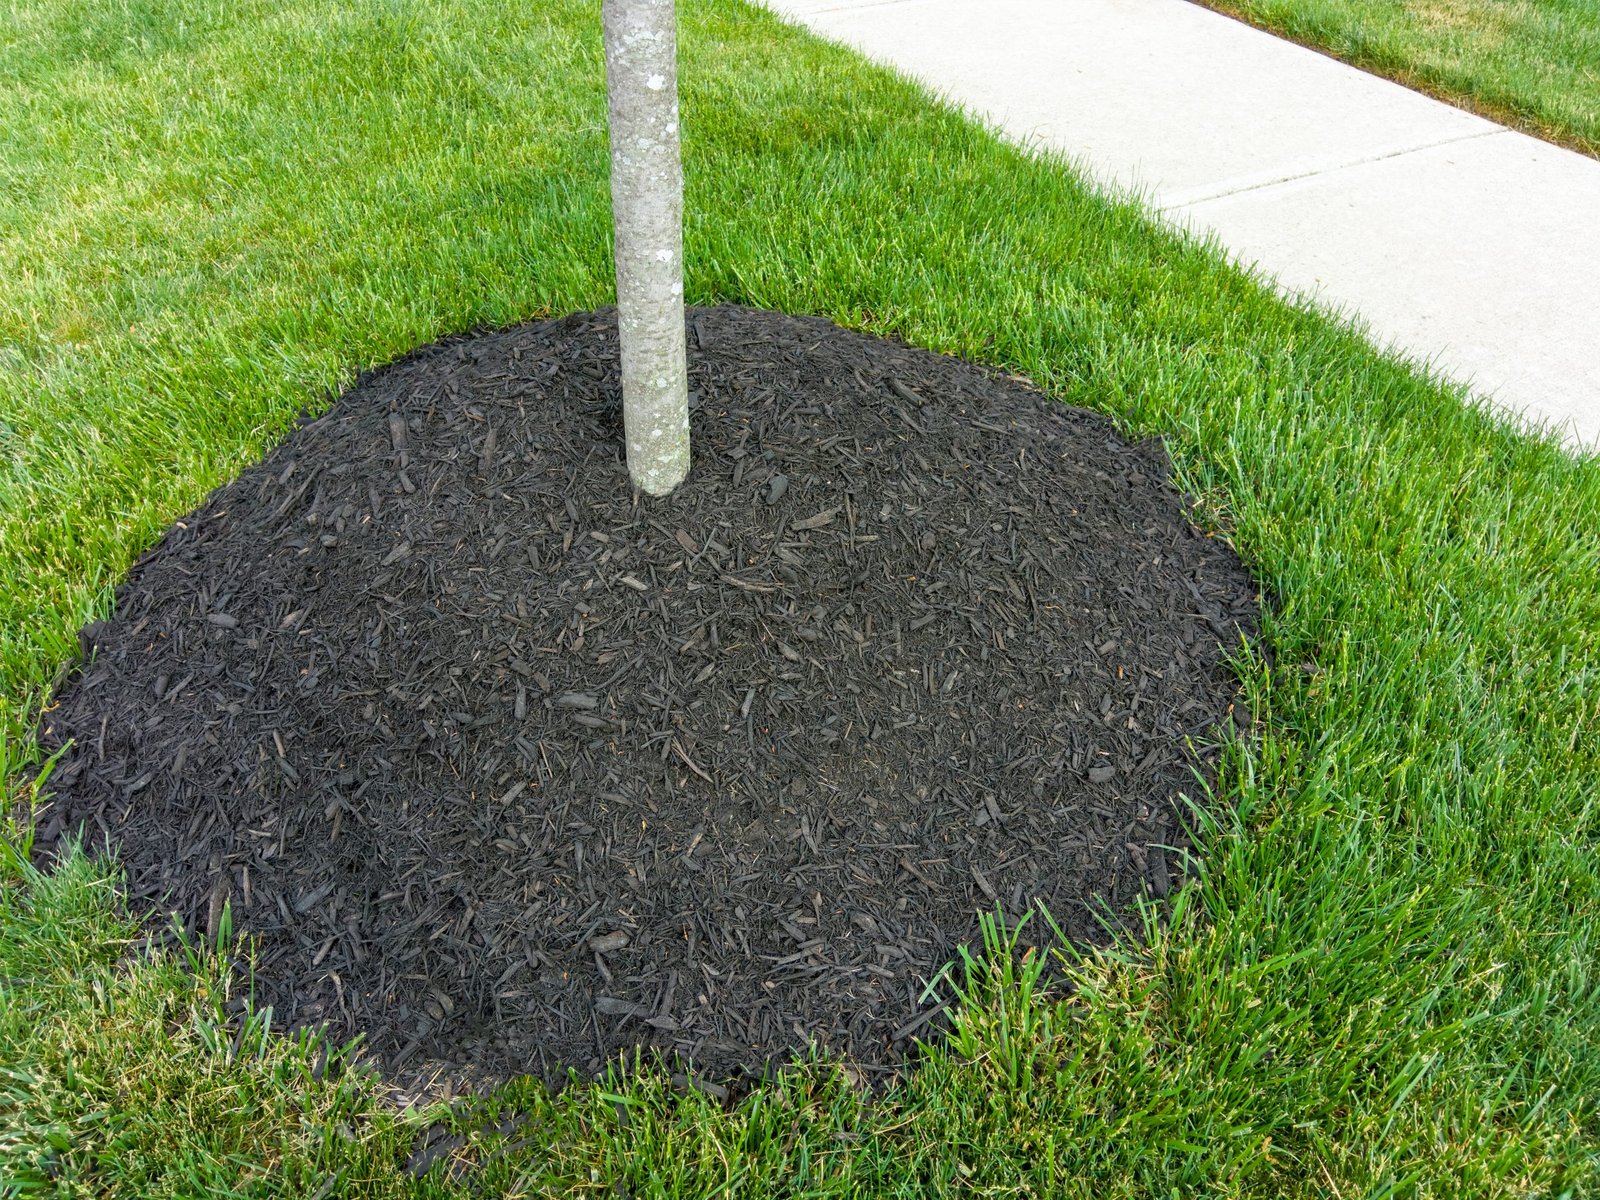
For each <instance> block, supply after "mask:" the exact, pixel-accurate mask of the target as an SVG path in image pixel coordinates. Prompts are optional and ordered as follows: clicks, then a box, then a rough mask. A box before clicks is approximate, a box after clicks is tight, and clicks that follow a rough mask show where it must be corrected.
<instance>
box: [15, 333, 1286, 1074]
mask: <svg viewBox="0 0 1600 1200" xmlns="http://www.w3.org/2000/svg"><path fill="white" fill-rule="evenodd" d="M690 362H691V366H690V372H691V387H692V388H693V390H694V397H693V400H692V407H693V418H692V425H693V437H694V456H695V458H694V467H693V471H692V473H691V475H690V478H689V480H688V482H686V483H685V484H684V485H683V486H682V487H681V488H680V489H679V490H678V491H677V492H676V493H675V494H674V495H672V496H671V497H668V498H665V499H651V498H649V497H645V496H642V495H640V494H638V493H636V492H635V491H634V490H633V489H632V488H631V487H630V486H629V483H628V479H627V474H626V470H625V466H624V463H623V461H622V454H621V444H622V438H621V422H620V394H619V383H618V377H617V365H616V363H617V332H616V322H615V317H614V314H613V313H611V312H609V311H603V312H598V313H591V314H581V315H577V316H572V317H568V318H565V319H561V320H553V321H544V322H538V323H535V324H530V325H526V326H522V327H519V328H515V329H510V330H505V331H502V332H496V333H489V334H483V335H479V336H473V337H468V338H459V339H453V340H450V341H447V342H444V343H441V344H439V345H436V346H433V347H430V348H428V349H425V350H422V351H419V352H418V353H416V354H414V355H412V356H410V357H409V358H407V359H405V360H403V361H401V362H399V363H396V364H394V365H392V366H390V367H387V368H384V369H382V370H379V371H375V372H373V373H372V374H370V375H368V376H366V377H364V378H363V379H362V380H360V381H359V382H358V383H357V385H356V386H354V387H353V388H351V389H350V390H349V391H348V392H347V393H346V394H344V395H343V396H342V397H340V398H339V399H338V401H337V402H336V403H335V404H334V405H333V406H332V408H331V409H330V410H329V411H327V412H326V413H325V414H323V415H322V416H320V417H318V418H317V419H315V420H311V421H309V422H307V423H305V424H303V425H302V426H301V427H300V428H298V429H297V430H296V431H295V432H294V433H292V434H291V435H290V436H289V437H288V438H287V439H286V440H285V441H284V442H283V443H282V445H280V446H279V447H278V448H277V449H276V450H275V451H273V452H272V453H271V454H270V455H269V456H268V457H267V459H266V461H264V462H262V463H260V464H259V465H257V466H254V467H251V468H250V469H249V470H247V471H246V472H245V473H244V474H243V475H242V476H241V477H240V478H239V479H237V480H236V481H234V482H233V483H230V484H228V485H227V486H226V487H223V488H221V489H219V490H218V491H217V492H215V493H214V494H213V495H212V496H211V497H210V498H209V499H208V500H207V501H206V502H205V504H204V505H202V506H201V508H200V509H199V510H198V511H196V512H195V513H194V514H192V515H191V516H188V517H186V518H184V519H183V520H181V521H179V522H177V523H176V524H175V525H174V526H173V527H172V528H171V529H170V530H169V531H168V532H167V534H166V535H165V536H164V537H163V538H162V540H161V541H160V543H159V544H158V545H157V546H156V547H155V548H154V549H153V550H151V551H150V553H149V554H147V555H146V556H145V557H144V558H143V559H142V560H141V561H140V562H139V563H138V564H137V565H136V566H135V567H134V569H133V570H132V571H131V572H130V574H129V576H128V578H127V580H126V581H125V582H124V584H123V585H122V586H121V588H120V589H119V591H118V593H117V600H116V606H115V611H114V614H113V616H111V617H110V618H109V619H108V620H107V621H105V622H103V623H100V624H97V625H95V626H91V627H90V628H88V629H85V630H84V631H83V634H82V642H83V649H84V651H85V655H86V661H85V664H84V665H83V666H82V668H81V669H80V670H79V671H77V672H76V673H74V674H73V675H72V676H71V677H70V678H69V679H68V680H67V681H66V682H65V683H64V684H63V686H62V687H61V688H60V690H59V694H58V695H57V697H56V700H55V703H54V704H53V706H52V707H51V708H50V709H49V711H48V712H47V713H46V714H45V716H44V722H43V724H44V731H43V732H44V739H45V744H46V746H47V748H49V749H54V748H57V747H60V746H64V745H67V744H68V743H69V742H70V749H69V750H68V751H67V753H66V754H65V755H64V757H63V758H62V760H61V762H60V764H59V766H58V768H57V770H56V772H55V774H54V776H53V777H52V779H51V781H50V787H51V789H52V790H53V791H54V793H55V798H54V802H53V806H52V807H51V808H50V810H49V811H48V812H47V813H46V815H45V818H44V821H43V823H42V827H41V828H40V830H39V837H38V842H37V845H38V850H39V853H40V855H41V856H42V857H48V856H49V855H50V854H51V853H52V851H53V850H54V848H55V847H56V846H57V845H58V844H59V841H60V839H61V838H62V837H63V836H65V835H67V834H70V833H71V832H73V831H74V830H77V829H79V828H83V829H84V830H85V832H86V835H87V840H88V842H89V844H90V845H91V846H92V847H98V846H101V845H104V844H109V845H111V846H113V847H116V848H118V849H119V850H120V853H121V855H122V859H123V862H124V864H125V866H126V868H127V872H128V887H129V890H130V892H131V895H132V897H133V899H134V901H135V903H136V904H139V905H142V906H146V907H154V908H155V909H156V910H157V911H158V912H161V913H165V912H167V911H169V910H170V911H176V912H177V913H178V914H179V915H180V917H181V918H182V919H183V921H185V922H186V923H187V924H188V925H189V926H190V927H191V928H193V929H194V930H196V931H197V932H200V931H204V932H207V933H211V934H214V933H215V932H216V930H217V928H218V925H219V922H220V920H221V916H222V912H223V908H224V905H227V906H229V907H230V908H231V913H232V918H233V921H234V923H235V925H236V927H237V928H238V929H239V930H241V931H242V932H243V933H245V934H247V935H251V936H253V937H254V938H256V939H258V946H259V958H258V962H257V968H256V974H255V986H256V988H257V994H258V998H259V999H260V1000H261V1001H264V1002H266V1003H270V1004H272V1005H273V1006H274V1008H275V1009H276V1012H277V1014H278V1018H279V1019H280V1021H286V1022H288V1023H290V1024H294V1025H306V1024H320V1023H327V1024H328V1025H329V1026H330V1027H331V1029H332V1031H333V1032H334V1033H335V1034H337V1035H342V1036H350V1035H355V1034H362V1035H365V1038H366V1041H367V1047H368V1052H369V1053H370V1055H371V1056H372V1058H373V1059H374V1060H376V1062H377V1063H378V1064H379V1065H380V1066H381V1068H382V1069H383V1070H384V1071H385V1072H387V1073H390V1074H391V1075H393V1076H399V1075H403V1074H404V1073H405V1072H406V1071H407V1070H412V1071H415V1070H417V1069H418V1068H419V1066H420V1065H422V1064H429V1065H430V1067H431V1068H438V1069H443V1070H445V1071H446V1072H447V1073H449V1072H452V1071H456V1072H461V1073H463V1074H472V1075H474V1076H476V1077H480V1078H481V1077H503V1076H506V1075H511V1074H516V1073H522V1072H531V1073H534V1074H537V1075H541V1076H543V1077H545V1078H547V1079H550V1080H552V1081H555V1080H559V1078H561V1077H562V1075H563V1074H564V1072H565V1070H566V1069H567V1068H569V1067H571V1068H575V1069H577V1070H578V1071H580V1072H584V1073H589V1072H595V1071H598V1070H600V1069H602V1068H603V1066H604V1065H605V1064H606V1063H607V1062H608V1060H612V1059H614V1058H615V1056H616V1055H617V1053H618V1052H619V1051H623V1050H626V1049H629V1048H631V1047H636V1046H643V1047H647V1048H654V1049H658V1050H660V1051H661V1052H662V1053H663V1054H664V1055H666V1056H667V1057H668V1058H669V1059H674V1060H680V1061H684V1062H687V1063H688V1064H692V1065H693V1067H694V1068H695V1069H696V1070H698V1071H700V1072H702V1073H704V1075H705V1076H706V1077H708V1078H716V1077H719V1076H720V1077H723V1078H724V1079H725V1080H727V1079H736V1078H738V1077H740V1076H741V1075H743V1074H747V1073H759V1072H761V1071H763V1070H764V1069H766V1068H768V1067H770V1066H771V1065H772V1064H774V1063H777V1062H781V1061H785V1060H787V1059H788V1058H789V1056H791V1055H792V1054H793V1053H794V1052H796V1051H803V1050H804V1049H805V1048H806V1047H807V1045H808V1044H812V1043H814V1044H817V1045H819V1046H820V1047H822V1048H824V1049H825V1050H826V1051H829V1052H831V1053H834V1054H837V1055H841V1056H845V1057H847V1058H849V1059H850V1060H852V1061H853V1062H854V1063H855V1064H856V1065H857V1067H858V1068H859V1069H860V1070H862V1071H864V1072H866V1073H868V1074H871V1073H872V1072H875V1071H882V1070H891V1069H893V1068H894V1067H895V1065H896V1064H897V1063H898V1062H900V1061H901V1060H902V1059H903V1057H904V1056H905V1055H906V1053H907V1052H908V1051H909V1050H911V1049H912V1048H913V1047H914V1044H915V1039H916V1038H917V1037H918V1035H919V1034H920V1035H921V1036H924V1037H926V1036H928V1034H929V1032H930V1030H931V1029H932V1028H933V1027H934V1022H935V1018H936V1016H937V1014H938V1012H939V1008H938V1001H939V999H941V998H948V996H949V990H948V988H941V989H940V990H939V993H938V995H936V996H929V995H926V994H925V987H926V984H927V983H928V981H929V980H931V979H933V978H934V977H935V975H936V974H937V973H938V972H939V970H940V969H941V967H942V966H944V965H945V964H946V963H947V962H949V961H950V960H951V958H952V956H953V955H954V954H955V953H956V951H957V948H958V947H959V946H961V945H964V944H970V943H972V942H973V941H974V939H975V937H976V932H977V926H976V921H975V914H976V913H978V912H979V911H980V910H986V911H989V912H994V911H996V910H997V909H998V910H1000V911H1001V912H1002V914H1003V915H1004V916H1005V917H1006V918H1007V919H1009V920H1015V919H1016V918H1018V917H1019V916H1020V915H1021V914H1022V913H1024V912H1025V911H1027V910H1029V909H1030V908H1033V907H1035V906H1037V905H1038V904H1040V903H1043V904H1044V905H1045V906H1047V907H1048V909H1049V911H1050V912H1051V913H1052V914H1053V915H1054V917H1055V918H1056V920H1057V921H1058V922H1060V923H1061V925H1062V927H1063V928H1064V930H1065V931H1066V932H1067V934H1068V935H1070V936H1072V937H1076V938H1083V939H1092V938H1094V937H1095V936H1096V935H1097V933H1099V932H1101V931H1102V928H1103V927H1102V924H1101V922H1102V921H1103V920H1104V919H1105V918H1106V914H1116V913H1117V912H1119V911H1125V910H1126V906H1127V905H1128V903H1129V902H1130V901H1131V900H1132V899H1133V898H1134V897H1136V896H1138V895H1140V894H1146V895H1150V896H1154V897H1160V896H1162V895H1164V894H1166V892H1167V891H1168V889H1169V888H1171V887H1173V886H1174V885H1175V882H1176V876H1177V871H1178V862H1177V858H1178V857H1179V852H1180V851H1181V850H1182V849H1183V847H1185V845H1186V844H1187V843H1186V841H1185V837H1184V832H1183V822H1182V820H1181V818H1180V808H1179V805H1178V800H1177V798H1178V796H1179V794H1180V793H1189V794H1191V795H1193V794H1195V793H1197V792H1198V790H1199V789H1198V788H1197V787H1196V782H1195V774H1196V771H1199V772H1201V773H1202V774H1203V773H1204V771H1205V769H1206V765H1207V761H1208V749H1207V748H1208V746H1210V745H1212V744H1213V743H1214V742H1215V740H1216V735H1217V727H1218V725H1219V723H1220V722H1223V721H1225V720H1227V719H1229V717H1230V714H1231V711H1232V702H1233V700H1234V698H1235V694H1236V681H1235V678H1234V676H1233V675H1232V673H1231V672H1230V671H1229V669H1228V667H1227V665H1226V662H1225V655H1226V654H1228V653H1231V652H1233V651H1235V650H1236V649H1237V648H1238V646H1239V644H1240V641H1241V638H1247V637H1249V636H1251V635H1252V633H1253V631H1254V629H1255V624H1256V620H1257V607H1256V588H1255V586H1254V584H1253V583H1252V580H1251V578H1250V576H1249V575H1248V573H1247V572H1246V571H1245V569H1244V568H1243V567H1242V566H1241V564H1240V563H1239V561H1238V559H1237V558H1236V557H1235V556H1234V554H1233V553H1232V551H1231V550H1230V549H1229V548H1228V547H1227V546H1226V545H1225V544H1224V543H1223V542H1221V541H1219V540H1216V539H1215V538H1211V537H1206V536H1202V535H1201V534H1199V533H1197V532H1196V530H1195V529H1194V528H1193V527H1192V526H1191V525H1190V523H1189V522H1188V520H1187V519H1186V516H1185V512H1186V506H1185V502H1184V499H1183V497H1182V496H1180V495H1179V494H1178V493H1177V492H1175V491H1174V489H1173V488H1172V486H1171V484H1170V482H1169V466H1168V463H1167V460H1166V458H1165V455H1164V453H1163V452H1162V450H1161V449H1160V447H1159V445H1157V444H1153V443H1152V444H1144V445H1131V444H1129V443H1128V442H1126V441H1125V440H1124V439H1123V438H1121V437H1120V436H1118V434H1117V433H1116V432H1115V431H1114V430H1113V428H1112V427H1111V425H1110V424H1109V423H1108V422H1107V421H1106V420H1104V419H1103V418H1101V417H1099V416H1096V415H1093V414H1091V413H1088V412H1083V411H1078V410H1075V409H1072V408H1068V407H1066V406H1064V405H1060V404H1057V403H1053V402H1050V401H1047V400H1045V399H1044V398H1043V397H1041V396H1040V395H1039V394H1038V393H1037V392H1035V391H1034V390H1032V389H1031V388H1030V387H1029V386H1027V385H1026V383H1025V382H1023V381H1020V380H1017V379H1015V378H1011V377H1005V376H1002V375H999V374H997V373H995V372H993V371H989V370H986V369H983V368H980V367H977V366H974V365H972V364H969V363H966V362H963V361H960V360H957V359H952V358H945V357H940V356H937V355H934V354H929V353H926V352H922V351H918V350H913V349H909V348H906V347H904V346H902V345H899V344H895V343H891V342H886V341H881V340H875V339H872V338H869V337H865V336H861V335H859V334H855V333H850V332H847V331H845V330H842V329H840V328H838V327H836V326H834V325H832V324H829V323H827V322H825V321H821V320H816V319H808V318H796V317H788V316H782V315H777V314H772V313H766V312H758V311H753V310H749V309H742V308H732V307H726V308H717V309H710V310H698V311H694V312H692V313H691V315H690ZM1030 928H1032V927H1030Z"/></svg>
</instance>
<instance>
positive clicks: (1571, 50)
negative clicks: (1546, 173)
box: [1201, 0, 1600, 156]
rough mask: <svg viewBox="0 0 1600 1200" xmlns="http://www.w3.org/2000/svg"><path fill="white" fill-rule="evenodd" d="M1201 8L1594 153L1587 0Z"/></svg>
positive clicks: (1599, 107)
mask: <svg viewBox="0 0 1600 1200" xmlns="http://www.w3.org/2000/svg"><path fill="white" fill-rule="evenodd" d="M1201 2H1202V3H1204V4H1206V5H1207V6H1208V7H1211V8H1215V9H1218V10H1220V11H1222V12H1226V13H1230V14H1232V15H1233V16H1236V17H1240V18H1242V19H1243V20H1246V21H1249V22H1250V23H1251V24H1253V25H1259V26H1260V27H1261V28H1263V29H1268V30H1271V31H1272V32H1274V33H1279V34H1282V35H1284V36H1285V37H1289V38H1293V39H1294V40H1295V41H1297V42H1301V43H1303V44H1305V45H1307V46H1314V47H1316V48H1317V49H1319V50H1324V51H1326V52H1327V53H1329V54H1332V55H1333V56H1334V57H1336V58H1342V59H1344V60H1345V61H1346V62H1349V63H1354V64H1355V65H1356V66H1358V67H1365V68H1366V69H1367V70H1369V71H1375V72H1377V73H1378V74H1380V75H1386V76H1388V77H1389V78H1390V79H1394V80H1396V81H1398V82H1400V83H1403V84H1405V85H1406V86H1408V87H1413V88H1416V89H1418V90H1419V91H1424V92H1428V93H1430V94H1431V95H1434V96H1438V97H1439V98H1440V99H1442V100H1448V101H1450V102H1451V103H1452V104H1457V105H1460V106H1461V107H1463V108H1470V109H1472V110H1473V111H1474V112H1478V113H1481V114H1483V115H1484V116H1486V117H1491V118H1493V119H1494V120H1497V121H1501V122H1504V123H1505V124H1508V125H1513V126H1516V127H1517V128H1519V129H1524V130H1527V131H1528V132H1529V133H1533V134H1537V135H1538V136H1540V137H1543V138H1546V139H1548V140H1550V141H1553V142H1559V143H1561V144H1562V145H1564V146H1569V147H1571V148H1572V149H1574V150H1581V151H1582V152H1583V153H1585V154H1591V155H1596V156H1600V5H1597V4H1595V3H1594V0H1201Z"/></svg>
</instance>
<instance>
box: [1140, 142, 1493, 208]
mask: <svg viewBox="0 0 1600 1200" xmlns="http://www.w3.org/2000/svg"><path fill="white" fill-rule="evenodd" d="M1512 132H1514V131H1513V130H1511V129H1508V128H1506V127H1505V126H1503V125H1502V126H1497V127H1496V128H1494V129H1480V130H1478V131H1477V132H1476V133H1463V134H1461V135H1459V136H1457V137H1447V138H1443V139H1441V140H1439V141H1437V142H1425V143H1423V144H1422V145H1418V146H1406V147H1405V148H1403V149H1400V150H1391V151H1389V152H1388V153H1386V154H1374V155H1372V156H1371V157H1370V158H1357V159H1352V160H1351V161H1349V162H1344V163H1339V164H1338V165H1337V166H1331V167H1318V168H1317V169H1315V170H1311V171H1300V172H1297V173H1295V174H1293V175H1283V176H1280V177H1278V178H1276V179H1265V180H1262V181H1261V182H1260V183H1245V184H1240V185H1239V186H1238V187H1230V188H1224V189H1223V190H1222V191H1220V192H1211V193H1208V194H1206V195H1203V196H1194V197H1190V198H1189V199H1185V200H1172V201H1161V202H1160V203H1159V207H1160V210H1161V211H1162V212H1173V211H1176V210H1178V209H1186V208H1194V207H1196V206H1197V205H1201V204H1209V203H1211V201H1213V200H1225V199H1227V198H1228V197H1230V196H1242V195H1245V194H1247V193H1249V192H1259V191H1264V190H1266V189H1267V188H1274V187H1279V186H1281V185H1283V184H1285V183H1295V182H1297V181H1298V180H1301V179H1316V178H1318V177H1319V176H1323V175H1337V174H1338V173H1339V172H1340V171H1348V170H1351V169H1352V168H1354V167H1365V166H1369V165H1371V164H1372V163H1379V162H1388V161H1389V160H1390V159H1391V158H1404V157H1405V156H1406V155H1408V154H1421V153H1422V152H1423V151H1424V150H1437V149H1438V148H1439V147H1440V146H1453V145H1455V144H1456V143H1457V142H1471V141H1477V140H1479V139H1481V138H1491V137H1500V136H1501V135H1502V134H1507V133H1512Z"/></svg>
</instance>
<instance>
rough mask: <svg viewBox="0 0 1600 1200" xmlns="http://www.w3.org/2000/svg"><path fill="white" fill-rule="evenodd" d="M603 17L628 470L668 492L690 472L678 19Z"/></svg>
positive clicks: (658, 491)
mask: <svg viewBox="0 0 1600 1200" xmlns="http://www.w3.org/2000/svg"><path fill="white" fill-rule="evenodd" d="M601 19H602V23H603V25H604V29H605V47H606V94H607V100H608V104H609V109H610V121H611V212H612V220H613V223H614V226H615V230H616V260H617V309H618V314H619V317H618V325H619V328H620V333H621V340H622V424H623V431H624V435H625V437H626V440H627V448H628V474H629V475H630V476H631V477H632V479H633V482H634V485H635V486H637V487H638V488H640V489H641V490H642V491H646V492H649V493H650V494H651V495H654V496H664V495H666V494H667V493H668V492H670V491H672V489H673V488H675V487H677V486H678V484H679V483H681V482H682V481H683V478H684V476H685V475H687V474H688V473H689V383H688V372H687V370H686V366H685V348H684V335H683V165H682V161H681V159H680V157H679V151H678V67H677V57H678V53H677V51H678V46H677V42H678V36H677V20H676V15H675V13H674V11H673V0H605V2H604V7H603V10H602V18H601Z"/></svg>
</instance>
